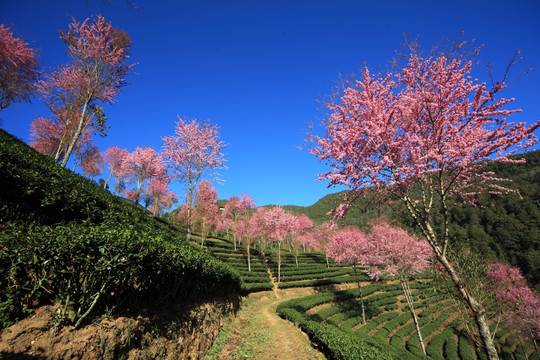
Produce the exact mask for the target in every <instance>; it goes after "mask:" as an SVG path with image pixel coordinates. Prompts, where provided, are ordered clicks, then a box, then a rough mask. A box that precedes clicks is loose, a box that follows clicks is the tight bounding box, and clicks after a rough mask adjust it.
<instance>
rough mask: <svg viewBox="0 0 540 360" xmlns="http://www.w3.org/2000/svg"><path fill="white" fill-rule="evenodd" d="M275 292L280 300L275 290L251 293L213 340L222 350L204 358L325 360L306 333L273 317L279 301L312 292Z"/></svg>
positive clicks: (213, 351)
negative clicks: (216, 338)
mask: <svg viewBox="0 0 540 360" xmlns="http://www.w3.org/2000/svg"><path fill="white" fill-rule="evenodd" d="M304 290H307V289H304ZM278 292H279V294H278V296H279V298H276V295H275V293H274V291H265V292H261V293H254V294H250V295H249V296H248V297H247V298H246V299H245V301H244V303H243V305H242V308H241V310H240V311H239V312H238V314H237V316H236V317H235V318H234V320H232V322H231V323H228V324H225V326H224V328H223V329H222V334H220V338H218V340H216V345H217V346H218V347H219V346H220V345H222V347H221V349H220V350H219V351H216V350H215V349H212V350H211V351H210V353H209V356H208V357H207V359H256V360H271V359H283V360H287V359H306V360H309V359H313V360H322V359H325V357H324V355H322V354H321V353H320V352H319V351H318V350H316V349H314V348H313V347H312V345H311V342H310V341H309V338H308V337H307V335H306V334H305V333H303V332H302V331H301V330H300V329H299V328H297V327H295V326H294V325H293V324H292V323H291V322H289V321H287V320H283V319H282V318H280V317H279V316H278V315H277V314H276V307H277V305H278V304H279V303H280V302H282V301H286V300H289V299H292V298H295V297H300V296H305V295H309V294H310V293H313V292H310V291H309V290H308V291H302V292H301V293H299V292H298V291H296V292H293V291H287V292H285V291H283V290H278ZM220 343H222V344H220ZM216 352H217V353H216Z"/></svg>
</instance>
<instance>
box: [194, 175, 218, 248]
mask: <svg viewBox="0 0 540 360" xmlns="http://www.w3.org/2000/svg"><path fill="white" fill-rule="evenodd" d="M217 199H218V193H217V190H216V189H214V187H213V186H212V184H210V181H208V180H202V181H201V182H200V183H199V186H198V188H197V194H196V195H195V218H196V219H197V220H196V221H197V222H198V223H199V229H200V231H201V247H203V246H204V241H205V240H206V238H207V237H208V234H209V233H210V231H211V230H212V228H213V227H214V226H215V224H216V221H217V216H218V211H219V208H218V206H217Z"/></svg>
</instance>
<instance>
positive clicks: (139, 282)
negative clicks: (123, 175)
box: [0, 129, 241, 327]
mask: <svg viewBox="0 0 540 360" xmlns="http://www.w3.org/2000/svg"><path fill="white" fill-rule="evenodd" d="M215 284H219V286H215ZM240 286H241V280H240V277H239V275H238V274H237V273H236V272H235V271H234V270H232V269H231V267H229V266H227V265H225V264H224V263H222V262H221V261H218V260H216V259H215V258H214V257H212V256H211V255H210V254H209V253H208V252H207V251H203V250H201V249H200V248H198V247H195V246H193V245H191V244H189V243H188V242H187V241H186V240H185V238H184V236H183V235H181V234H180V233H179V232H178V230H177V229H175V228H174V227H172V226H171V225H169V224H168V223H167V222H166V221H164V220H162V219H160V218H158V217H154V216H152V214H150V213H149V212H147V211H146V210H144V209H143V208H142V207H140V206H138V205H136V204H134V203H133V202H131V201H129V200H126V199H123V198H119V197H117V196H114V195H112V194H110V193H109V192H108V191H107V190H105V189H103V188H102V187H100V186H98V185H97V184H95V183H93V182H92V181H89V180H87V179H85V178H83V177H80V176H78V175H76V174H74V173H73V172H71V171H69V170H67V169H65V168H62V167H61V166H59V165H58V164H56V163H55V162H54V161H53V160H52V159H50V158H49V157H47V156H44V155H42V154H39V153H38V152H36V151H35V150H33V149H32V148H30V147H29V146H28V145H26V144H25V143H24V142H22V141H21V140H19V139H17V138H16V137H14V136H12V135H10V134H8V133H6V132H5V131H4V130H1V129H0V326H2V327H5V326H7V325H9V324H10V323H12V322H13V321H15V320H17V319H19V318H21V317H23V316H26V315H27V314H29V313H31V312H32V311H33V310H34V309H35V308H36V307H37V306H40V305H42V304H47V303H52V302H58V303H60V304H61V305H62V312H63V313H62V314H61V320H65V321H70V322H71V323H75V324H76V325H77V324H79V323H80V322H81V321H82V320H83V319H84V318H85V317H88V316H93V315H95V313H96V311H98V310H103V309H104V308H109V309H111V308H114V307H118V306H119V305H121V304H128V305H129V304H131V305H134V306H149V305H152V306H154V305H156V304H157V305H161V304H167V303H170V302H179V301H193V300H194V299H197V300H202V299H204V298H210V297H216V296H225V295H227V296H228V295H229V294H235V293H236V294H237V293H239V292H240V291H241V290H240Z"/></svg>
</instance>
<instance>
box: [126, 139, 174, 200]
mask: <svg viewBox="0 0 540 360" xmlns="http://www.w3.org/2000/svg"><path fill="white" fill-rule="evenodd" d="M121 171H122V172H123V174H125V175H126V179H127V183H128V184H132V185H134V186H135V187H134V189H127V190H126V191H125V193H126V195H127V197H128V198H129V199H131V200H133V201H135V202H136V203H137V204H138V203H139V202H140V201H141V200H142V196H143V195H144V194H146V191H147V186H148V182H149V181H150V180H151V179H153V178H158V179H163V178H164V177H165V176H166V171H165V166H164V164H163V158H162V157H161V154H158V153H156V152H155V150H154V149H153V148H151V147H146V148H136V149H135V151H133V152H132V153H129V154H127V156H126V157H125V159H124V161H123V162H122V170H121ZM146 202H147V203H149V201H146Z"/></svg>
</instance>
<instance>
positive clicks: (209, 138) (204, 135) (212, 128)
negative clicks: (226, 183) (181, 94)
mask: <svg viewBox="0 0 540 360" xmlns="http://www.w3.org/2000/svg"><path fill="white" fill-rule="evenodd" d="M163 141H164V142H165V145H164V148H163V150H164V158H165V160H166V161H167V162H168V165H169V168H170V174H171V176H172V179H173V180H178V181H181V182H184V183H185V184H186V190H187V196H186V203H187V204H188V205H189V206H188V207H187V219H188V223H187V228H186V231H187V237H188V240H189V239H190V238H191V231H192V226H193V220H192V214H191V210H192V209H193V199H194V196H193V195H194V191H195V189H196V187H197V184H198V183H199V181H200V180H201V178H202V177H203V176H207V175H215V171H217V170H218V169H222V168H224V166H225V155H224V154H223V153H222V150H223V147H224V146H225V144H223V142H221V141H220V139H219V127H218V126H216V125H212V124H210V122H208V121H207V122H199V121H197V120H196V119H182V118H180V117H178V122H177V123H176V128H175V135H174V136H166V137H164V138H163Z"/></svg>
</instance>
